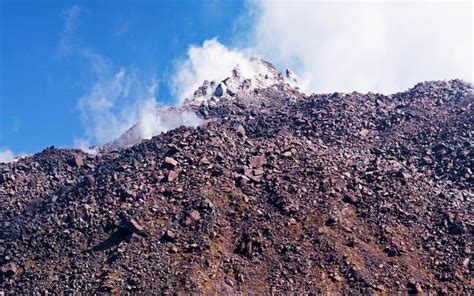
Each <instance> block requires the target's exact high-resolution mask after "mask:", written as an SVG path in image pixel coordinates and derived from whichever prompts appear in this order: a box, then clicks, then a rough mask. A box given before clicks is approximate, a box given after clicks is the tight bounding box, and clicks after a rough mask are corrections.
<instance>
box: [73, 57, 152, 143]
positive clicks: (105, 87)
mask: <svg viewBox="0 0 474 296" xmlns="http://www.w3.org/2000/svg"><path fill="white" fill-rule="evenodd" d="M94 67H98V69H97V71H98V72H97V73H100V74H99V75H98V76H97V81H96V82H95V83H94V84H93V85H92V86H91V88H90V89H89V90H88V92H87V93H86V94H85V95H84V96H82V97H81V98H80V99H79V101H78V109H79V111H80V113H81V118H82V121H83V124H84V126H85V139H82V141H78V143H82V145H84V140H86V143H87V142H88V143H93V144H97V145H101V144H104V143H107V142H109V141H111V140H113V139H115V138H117V137H119V136H120V135H121V134H122V133H123V132H125V131H126V130H127V129H128V128H130V127H131V126H132V125H133V124H135V123H137V122H138V121H139V119H140V116H141V114H142V113H143V112H145V111H144V109H146V108H148V106H150V103H149V102H151V101H153V102H154V101H155V95H156V82H155V81H154V80H151V81H150V82H149V83H143V82H142V81H141V79H140V78H139V77H138V74H137V70H136V69H134V68H121V69H120V70H118V71H117V72H112V73H108V72H107V71H105V70H103V69H101V68H100V66H98V65H95V66H94Z"/></svg>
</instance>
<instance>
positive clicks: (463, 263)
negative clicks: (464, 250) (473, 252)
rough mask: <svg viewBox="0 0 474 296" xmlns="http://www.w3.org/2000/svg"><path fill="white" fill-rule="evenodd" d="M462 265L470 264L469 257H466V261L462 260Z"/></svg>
mask: <svg viewBox="0 0 474 296" xmlns="http://www.w3.org/2000/svg"><path fill="white" fill-rule="evenodd" d="M462 265H463V266H465V267H467V266H469V258H464V261H463V262H462Z"/></svg>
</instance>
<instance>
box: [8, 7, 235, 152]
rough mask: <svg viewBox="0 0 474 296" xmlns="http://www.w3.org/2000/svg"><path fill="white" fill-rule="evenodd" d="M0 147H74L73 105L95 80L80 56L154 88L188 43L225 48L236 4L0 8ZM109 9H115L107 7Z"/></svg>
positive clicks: (162, 93)
mask: <svg viewBox="0 0 474 296" xmlns="http://www.w3.org/2000/svg"><path fill="white" fill-rule="evenodd" d="M0 3H1V17H0V19H1V20H0V22H1V23H0V28H1V29H0V30H1V31H0V34H1V51H0V63H1V64H0V75H1V76H0V83H1V84H0V147H2V146H3V147H5V146H7V147H9V148H10V149H11V150H13V151H15V152H17V153H31V152H35V151H40V150H42V149H43V148H45V147H47V146H49V145H56V146H59V147H71V146H73V144H74V143H73V140H74V139H75V138H77V137H80V136H81V134H82V133H83V125H82V123H81V118H80V116H79V112H78V110H77V101H78V98H80V97H81V96H82V95H83V94H84V93H85V92H87V90H88V89H89V88H90V85H91V83H93V82H94V80H95V79H97V78H96V75H95V74H94V73H93V71H92V70H91V65H90V61H89V59H88V58H87V57H86V56H85V52H90V53H93V54H97V55H100V57H102V58H103V59H105V60H106V61H107V63H108V64H109V67H110V68H112V69H111V71H115V70H117V69H119V68H120V67H123V66H125V67H134V68H135V69H139V72H140V73H139V75H141V76H143V77H150V76H154V77H155V78H156V79H157V80H158V81H159V82H162V83H159V86H158V94H157V95H158V96H159V98H160V100H161V101H164V102H169V101H172V97H171V95H170V91H169V87H168V85H167V83H163V81H165V80H166V79H167V78H166V77H167V75H169V73H170V71H172V67H173V61H174V60H175V59H177V58H180V57H182V56H184V55H185V54H186V51H187V49H188V46H189V44H193V43H196V44H198V43H202V42H203V40H205V39H209V38H213V37H215V36H218V37H219V40H220V41H221V42H223V43H231V42H232V36H234V32H233V31H234V30H235V24H236V20H237V19H238V17H239V16H240V15H241V14H242V13H243V9H244V5H243V3H242V2H239V1H171V0H170V1H133V3H132V1H117V2H111V1H82V2H80V3H77V2H68V1H1V2H0ZM112 3H115V4H112Z"/></svg>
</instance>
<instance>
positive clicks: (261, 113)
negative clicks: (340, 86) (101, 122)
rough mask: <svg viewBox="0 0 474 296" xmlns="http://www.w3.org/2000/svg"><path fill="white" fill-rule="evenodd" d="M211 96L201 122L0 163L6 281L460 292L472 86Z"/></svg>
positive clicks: (464, 273)
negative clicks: (121, 143)
mask: <svg viewBox="0 0 474 296" xmlns="http://www.w3.org/2000/svg"><path fill="white" fill-rule="evenodd" d="M223 89H224V88H223ZM223 89H221V91H223ZM227 90H229V88H227ZM218 94H219V95H220V98H221V99H220V100H219V101H217V102H215V103H213V104H208V103H206V104H195V105H193V107H192V108H193V110H195V111H196V112H198V114H199V116H201V117H202V118H203V119H206V120H207V123H206V124H204V125H203V126H200V127H197V128H191V127H179V128H176V129H173V130H171V131H169V132H167V133H162V134H160V135H158V136H155V137H153V138H152V139H150V140H144V141H142V142H139V143H138V144H136V145H134V146H131V147H128V148H123V149H109V150H106V151H103V152H101V153H99V154H98V155H95V156H93V155H88V154H86V153H84V152H82V151H80V150H68V149H56V148H54V147H50V148H48V149H45V150H44V151H42V152H41V153H38V154H35V155H33V156H31V157H26V158H23V159H20V160H18V161H17V162H15V163H9V164H0V204H1V210H0V218H1V221H0V222H1V223H0V227H1V229H0V233H1V234H2V235H1V238H0V266H1V267H2V268H1V277H0V281H1V288H0V290H1V291H3V292H4V294H5V295H10V294H47V293H55V294H57V293H61V294H62V293H64V294H72V293H81V294H94V293H119V294H127V293H141V294H158V293H160V294H161V293H164V294H166V293H168V294H189V293H191V294H195V293H202V294H272V293H273V294H286V293H297V294H320V293H323V294H330V293H341V294H376V293H377V294H383V293H388V294H395V293H429V294H436V293H440V294H446V295H453V294H466V295H468V294H472V292H473V289H472V268H473V265H472V260H471V258H472V234H473V230H474V228H473V215H472V208H473V204H472V201H473V193H474V192H473V184H474V183H473V172H472V170H473V164H474V162H473V142H472V140H473V131H474V130H473V121H474V113H473V105H472V104H473V95H472V86H471V85H470V84H467V83H465V82H462V81H459V80H451V81H437V82H424V83H420V84H417V85H416V86H415V87H413V88H412V89H410V90H408V91H406V92H402V93H397V94H394V95H390V96H386V95H382V94H375V93H368V94H361V93H355V92H354V93H350V94H343V93H333V94H318V95H310V96H306V95H304V94H303V93H301V92H299V91H298V90H297V89H294V88H292V87H289V86H288V85H287V84H284V83H280V84H278V85H274V86H271V87H264V88H255V89H253V90H251V91H247V92H246V93H245V94H239V93H235V92H233V91H232V92H231V91H228V92H227V94H228V95H227V96H228V98H225V97H224V98H222V97H223V95H222V93H218ZM188 109H189V108H188Z"/></svg>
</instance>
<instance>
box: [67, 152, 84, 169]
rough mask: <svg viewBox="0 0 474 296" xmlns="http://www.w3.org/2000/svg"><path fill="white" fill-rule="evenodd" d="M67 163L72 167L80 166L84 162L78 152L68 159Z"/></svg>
mask: <svg viewBox="0 0 474 296" xmlns="http://www.w3.org/2000/svg"><path fill="white" fill-rule="evenodd" d="M69 164H70V165H71V166H74V167H81V166H82V165H83V164H84V162H83V160H82V157H81V156H80V155H79V154H74V155H73V156H72V157H71V158H70V159H69Z"/></svg>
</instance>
